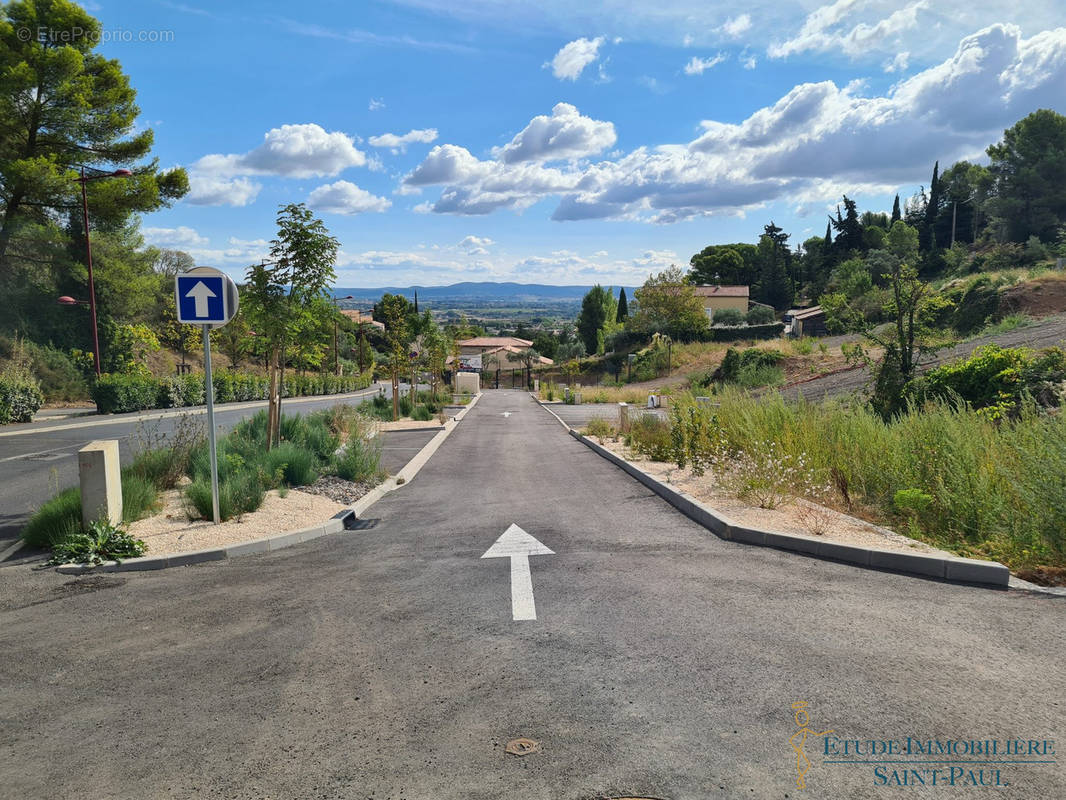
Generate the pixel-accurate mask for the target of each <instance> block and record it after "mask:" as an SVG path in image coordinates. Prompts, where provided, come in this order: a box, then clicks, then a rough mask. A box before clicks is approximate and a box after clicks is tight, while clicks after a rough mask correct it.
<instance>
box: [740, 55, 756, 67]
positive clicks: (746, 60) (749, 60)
mask: <svg viewBox="0 0 1066 800" xmlns="http://www.w3.org/2000/svg"><path fill="white" fill-rule="evenodd" d="M758 63H759V60H758V59H757V58H756V57H755V56H754V55H751V54H749V55H743V54H742V55H741V56H740V64H741V66H743V67H744V69H755V67H756V65H757V64H758Z"/></svg>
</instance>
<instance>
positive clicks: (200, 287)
mask: <svg viewBox="0 0 1066 800" xmlns="http://www.w3.org/2000/svg"><path fill="white" fill-rule="evenodd" d="M185 296H186V297H191V298H192V299H193V300H194V301H195V303H196V309H195V311H194V312H193V313H194V314H195V315H196V316H197V317H206V316H207V300H208V298H210V297H218V295H216V294H215V293H214V292H212V291H211V290H210V289H209V288H207V284H206V283H204V282H203V281H197V282H196V285H195V286H194V287H192V288H191V289H189V291H187V292H186V293H185Z"/></svg>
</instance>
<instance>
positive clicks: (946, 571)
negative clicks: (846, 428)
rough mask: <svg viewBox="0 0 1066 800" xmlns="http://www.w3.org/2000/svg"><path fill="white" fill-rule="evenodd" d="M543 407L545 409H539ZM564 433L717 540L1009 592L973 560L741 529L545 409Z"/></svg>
mask: <svg viewBox="0 0 1066 800" xmlns="http://www.w3.org/2000/svg"><path fill="white" fill-rule="evenodd" d="M542 407H543V406H542ZM544 410H545V411H547V412H548V413H549V414H551V415H552V416H553V417H555V418H556V419H557V420H559V422H560V423H561V424H562V425H563V427H565V428H566V429H567V431H568V432H569V433H570V435H571V436H573V437H574V438H575V439H577V440H578V441H579V442H581V443H582V444H584V445H585V446H586V447H588V448H589V449H591V450H592V451H593V452H595V453H597V454H599V455H600V456H602V457H603V458H605V459H607V460H608V461H610V462H611V463H612V464H614V465H615V466H617V467H619V468H621V469H622V470H624V471H625V472H627V473H628V474H629V475H631V476H633V477H634V478H636V479H637V480H638V481H640V482H641V483H642V484H644V485H645V486H646V487H648V488H649V489H651V490H652V491H653V492H655V493H656V494H657V495H659V496H660V497H661V498H663V499H664V500H666V502H668V503H669V504H670V505H672V506H673V507H674V508H676V509H677V510H678V511H680V512H681V513H682V514H684V515H685V516H686V517H688V518H689V519H691V520H692V521H693V522H696V523H698V524H699V525H702V526H703V527H704V528H707V530H709V531H711V533H713V534H715V535H716V536H718V537H719V538H722V539H727V540H729V541H733V542H742V543H744V544H754V545H759V546H761V547H773V548H776V549H778V550H788V551H790V552H793V553H801V554H803V555H806V556H813V557H814V558H822V559H826V560H830V561H842V562H844V563H846V564H854V565H856V566H860V567H866V568H869V569H883V570H891V571H893V572H902V573H905V574H908V575H918V576H921V577H926V578H939V579H941V580H944V581H948V582H951V583H966V584H976V585H980V586H985V587H995V588H1000V589H1005V588H1007V585H1008V582H1009V581H1010V578H1011V575H1010V570H1009V569H1007V567H1005V566H1004V565H1003V564H1000V563H998V562H995V561H979V560H977V559H972V558H944V557H943V556H926V555H919V554H917V553H902V552H896V551H891V550H878V549H876V548H873V547H862V546H859V545H850V544H842V543H840V542H831V541H827V540H822V539H814V538H811V537H807V536H799V535H797V534H792V533H778V532H775V531H764V530H760V529H759V528H749V527H747V526H745V525H739V524H737V523H736V522H733V521H732V520H731V519H729V518H728V517H726V516H725V515H723V514H721V513H720V512H718V511H715V510H714V509H712V508H710V507H709V506H707V505H704V504H703V503H701V502H700V501H699V500H697V499H696V498H695V497H692V496H691V495H688V494H686V493H685V492H680V491H678V490H676V489H673V488H671V487H670V486H668V485H666V484H665V483H663V482H661V481H660V480H658V479H657V478H655V477H653V476H651V475H649V474H648V473H647V472H645V471H644V470H642V469H640V468H639V467H637V466H636V465H634V464H633V463H631V462H629V461H627V460H626V459H624V458H622V457H621V456H619V455H617V454H615V453H612V452H611V451H610V450H608V449H607V448H606V447H603V446H601V445H599V444H596V443H595V442H594V441H592V440H591V439H589V438H588V437H586V436H582V435H581V434H580V433H578V432H577V431H576V430H574V429H573V428H571V427H570V426H569V425H567V424H566V423H565V422H563V420H562V419H561V418H560V417H559V416H558V415H557V414H555V413H554V412H553V411H552V410H551V409H549V408H545V409H544Z"/></svg>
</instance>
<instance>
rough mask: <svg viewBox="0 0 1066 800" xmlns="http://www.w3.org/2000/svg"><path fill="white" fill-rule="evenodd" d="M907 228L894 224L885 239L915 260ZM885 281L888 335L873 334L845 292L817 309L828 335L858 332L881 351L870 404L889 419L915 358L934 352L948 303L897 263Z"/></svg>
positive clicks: (914, 236)
mask: <svg viewBox="0 0 1066 800" xmlns="http://www.w3.org/2000/svg"><path fill="white" fill-rule="evenodd" d="M901 226H902V227H901ZM908 228H910V226H908V225H907V224H906V223H904V222H897V223H895V224H894V225H893V226H892V230H891V231H890V232H889V238H890V240H892V239H893V238H894V239H895V241H896V242H897V243H904V244H903V245H902V246H901V248H900V249H901V250H902V251H904V252H907V253H908V255H909V256H910V257H911V258H913V257H916V255H917V237H918V233H917V231H915V230H913V229H910V230H907V229H908ZM893 234H895V236H894V237H893ZM912 242H913V247H912ZM884 279H885V280H886V281H887V283H888V286H889V290H890V292H891V299H890V300H889V302H888V303H887V304H886V306H885V311H886V313H887V314H888V315H889V316H890V317H892V321H893V325H892V327H891V329H890V330H889V331H880V330H877V329H876V328H875V326H874V325H873V324H871V323H870V322H868V321H867V319H866V317H865V315H864V314H863V313H862V311H861V310H860V309H858V308H856V307H855V306H854V305H852V304H851V302H850V300H849V298H848V297H847V295H846V294H845V293H844V292H836V293H833V294H828V295H824V296H823V297H822V298H821V305H822V308H824V309H825V311H826V321H827V323H828V325H829V328H830V330H834V331H857V332H859V333H862V335H863V336H864V337H865V338H866V339H868V340H869V341H871V342H873V343H874V344H876V345H878V346H879V347H881V348H883V349H884V356H883V358H882V360H881V362H880V364H878V365H877V368H876V370H875V373H874V378H875V385H874V392H873V396H872V398H871V403H872V405H873V406H874V409H875V410H876V411H877V412H878V413H879V414H881V415H882V416H883V417H885V418H886V419H887V418H889V417H891V416H892V415H894V414H896V413H897V412H898V411H899V410H900V409H901V408H902V407H903V404H904V402H905V398H906V392H907V385H908V382H909V381H910V380H911V379H912V378H913V377H914V374H915V371H916V369H917V366H918V360H919V358H920V357H921V356H922V355H925V354H927V353H931V352H933V351H934V350H935V349H936V348H935V347H934V346H932V345H931V344H930V335H931V334H932V333H933V328H932V322H933V320H935V318H936V317H937V315H938V314H939V313H940V312H942V311H943V309H944V307H945V305H946V304H947V302H948V301H946V300H944V299H943V298H942V297H940V296H939V295H936V294H934V293H933V292H932V290H931V288H930V286H929V284H928V283H925V282H924V281H921V280H919V278H918V272H917V270H916V269H915V267H914V266H913V265H912V264H910V263H907V262H905V261H898V262H897V263H896V264H895V266H894V267H893V269H892V271H891V272H890V273H889V274H887V275H885V276H884Z"/></svg>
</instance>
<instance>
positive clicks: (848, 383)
mask: <svg viewBox="0 0 1066 800" xmlns="http://www.w3.org/2000/svg"><path fill="white" fill-rule="evenodd" d="M1064 341H1066V314H1057V315H1055V316H1053V317H1046V318H1045V319H1043V320H1041V321H1040V322H1037V323H1034V324H1032V325H1027V326H1026V327H1024V328H1017V329H1015V330H1013V331H1008V332H1007V333H997V334H992V335H990V336H981V337H979V338H976V339H971V340H970V341H967V342H962V343H960V344H957V345H955V346H954V347H948V348H945V349H943V350H940V351H939V352H937V353H936V355H935V356H934V357H933V358H932V359H931V360H930V361H928V362H926V363H924V364H922V366H921V367H920V369H922V370H923V371H924V370H927V369H932V368H933V367H936V366H939V365H940V364H944V363H947V362H951V361H957V360H958V359H960V358H965V357H966V356H968V355H969V354H970V353H972V352H973V351H974V350H975V349H976V348H978V347H980V346H982V345H986V344H998V345H1000V346H1001V347H1031V348H1033V349H1036V350H1038V349H1040V348H1042V347H1053V346H1055V345H1059V344H1062V343H1063V342H1064ZM870 377H871V376H870V370H869V369H866V368H856V369H852V370H848V371H847V372H840V373H837V374H835V375H827V376H825V377H824V378H816V379H815V380H813V381H807V382H806V383H801V384H797V385H795V386H790V387H786V388H784V389H782V390H781V394H782V395H783V396H784V397H785V398H786V399H789V400H797V399H799V398H800V397H801V396H802V397H804V398H806V399H807V400H814V401H817V400H821V399H823V398H826V397H838V396H840V395H843V394H850V393H851V392H856V391H860V390H862V389H865V388H866V386H867V385H868V384H869V382H870Z"/></svg>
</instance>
